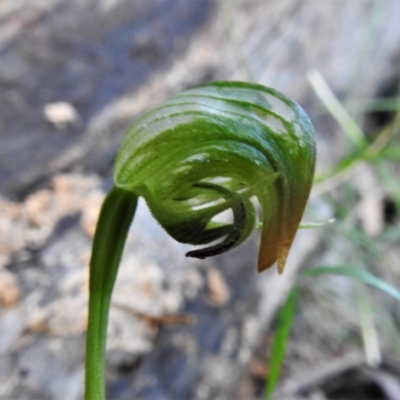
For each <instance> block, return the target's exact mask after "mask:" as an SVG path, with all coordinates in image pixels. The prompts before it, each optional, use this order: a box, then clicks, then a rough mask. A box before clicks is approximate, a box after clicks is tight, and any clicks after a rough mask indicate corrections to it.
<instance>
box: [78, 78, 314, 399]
mask: <svg viewBox="0 0 400 400" xmlns="http://www.w3.org/2000/svg"><path fill="white" fill-rule="evenodd" d="M314 164H315V141H314V135H313V129H312V125H311V123H310V121H309V119H308V117H307V115H306V114H305V113H304V111H303V110H302V109H301V107H300V106H299V105H297V104H296V103H294V102H293V101H291V100H289V99H287V98H286V97H285V96H283V95H282V94H280V93H278V92H276V91H275V90H273V89H270V88H267V87H264V86H261V85H257V84H249V83H243V82H214V83H209V84H206V85H203V86H200V87H197V88H194V89H190V90H187V91H185V92H184V93H182V94H180V95H177V96H175V97H173V98H172V99H170V100H168V101H167V102H165V103H164V104H162V105H161V106H159V107H158V108H155V109H153V110H152V111H150V112H149V113H147V114H145V115H144V116H142V117H141V118H140V119H138V120H137V122H136V123H135V124H134V125H132V127H131V128H130V129H129V130H128V132H127V134H126V137H125V140H124V141H123V143H122V146H121V148H120V151H119V153H118V156H117V159H116V163H115V170H114V180H115V187H114V188H113V189H112V190H111V192H110V194H109V195H108V196H107V198H106V200H105V202H104V204H103V207H102V211H101V214H100V218H99V222H98V227H97V230H96V235H95V239H94V244H93V252H92V260H91V271H90V274H91V277H90V303H89V332H88V343H87V380H86V396H87V397H88V398H91V399H93V398H95V399H97V398H99V399H100V398H104V388H100V389H99V387H98V386H99V385H98V382H99V379H100V382H103V375H102V374H103V372H102V364H101V365H100V371H99V366H98V365H97V366H96V364H99V361H101V360H102V357H103V355H104V354H103V353H104V338H103V339H102V340H99V341H98V340H93V339H91V338H90V334H93V335H98V336H99V335H100V333H99V332H100V331H102V330H103V331H104V329H105V326H106V321H107V312H108V307H109V297H110V296H111V291H112V287H113V284H114V280H115V275H116V271H117V268H118V264H119V260H120V256H121V252H122V248H123V245H124V242H125V238H126V234H127V231H128V228H129V225H130V222H131V220H132V218H133V216H134V213H135V209H136V204H137V199H138V197H139V196H142V197H143V198H144V199H145V200H146V202H147V204H148V206H149V208H150V210H151V212H152V214H153V216H154V217H155V219H156V220H157V221H158V222H159V223H160V225H161V226H162V227H163V228H164V229H165V230H166V231H167V232H168V233H169V234H170V235H171V236H172V237H173V238H174V239H176V240H177V241H179V242H182V243H190V244H193V245H203V247H202V248H201V249H197V250H193V251H189V252H188V253H187V254H186V255H187V256H188V257H196V258H206V257H210V256H213V255H216V254H221V253H223V252H226V251H228V250H230V249H231V248H233V247H236V246H238V245H239V244H240V243H242V242H243V241H244V240H245V239H246V238H248V237H249V235H250V234H251V233H252V231H253V230H254V228H255V226H256V224H257V219H258V218H260V219H261V222H262V233H261V242H260V249H259V255H258V270H259V271H260V272H261V271H264V270H265V269H266V268H269V267H270V266H271V265H273V264H274V263H275V262H277V264H278V271H279V272H280V273H281V272H282V271H283V269H284V265H285V261H286V258H287V255H288V251H289V249H290V246H291V244H292V242H293V239H294V236H295V234H296V231H297V229H298V226H299V223H300V220H301V217H302V214H303V212H304V208H305V205H306V202H307V199H308V196H309V193H310V189H311V183H312V178H313V174H314ZM254 200H256V202H255V201H254ZM257 202H258V204H259V206H260V209H261V215H259V212H258V210H257V206H256V205H255V203H257ZM229 209H230V210H232V214H233V221H232V222H231V223H222V222H217V221H216V220H215V217H216V216H217V215H218V214H220V213H222V212H223V211H226V210H229ZM218 240H219V241H218ZM215 241H218V242H217V243H216V244H215ZM204 245H206V246H205V247H204ZM207 245H208V246H207ZM92 325H93V326H92ZM96 326H97V328H96ZM104 335H105V332H103V336H104ZM100 342H101V343H100ZM100 356H101V358H99V357H100ZM88 370H89V371H88ZM94 379H96V380H97V384H96V385H97V387H96V385H93V384H92V383H91V382H92V381H93V380H94ZM100 386H101V385H100ZM96 396H97V397H96ZM102 396H103V397H102Z"/></svg>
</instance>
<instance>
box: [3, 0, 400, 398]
mask: <svg viewBox="0 0 400 400" xmlns="http://www.w3.org/2000/svg"><path fill="white" fill-rule="evenodd" d="M399 17H400V3H398V1H397V0H387V1H385V2H379V1H376V2H374V1H372V0H371V1H370V0H363V1H358V2H346V1H344V0H343V1H342V0H340V1H335V2H328V3H321V2H317V1H316V0H315V1H314V0H303V1H298V2H292V1H290V0H282V1H280V2H265V1H255V0H242V1H239V0H237V1H233V2H229V3H228V2H223V1H216V0H215V1H207V0H202V1H190V2H189V1H186V0H161V1H158V0H148V1H142V0H135V1H133V2H132V1H127V0H101V1H99V0H97V1H91V0H86V1H82V0H79V1H78V0H76V1H75V0H73V1H69V2H68V3H66V2H61V1H59V0H52V1H48V0H46V1H44V0H43V1H41V0H36V1H35V2H30V1H27V0H26V1H20V2H15V1H12V0H2V1H1V2H0V19H1V21H2V23H1V24H0V87H1V90H0V105H1V107H0V195H1V197H0V305H1V309H0V354H1V363H0V382H1V384H0V398H1V399H3V398H4V399H66V398H68V399H79V398H82V393H83V392H82V391H83V368H84V365H83V353H84V336H85V330H86V308H87V281H88V270H87V266H88V260H89V256H90V246H91V241H92V238H93V233H94V228H95V223H96V219H97V215H98V210H99V207H100V204H101V202H102V200H103V198H104V195H105V193H106V192H107V190H109V188H110V187H111V185H112V181H111V170H112V162H113V159H114V157H115V154H116V151H117V149H118V146H119V143H120V142H121V139H122V137H123V134H124V131H125V130H126V128H127V127H128V126H129V124H130V123H132V121H133V120H134V118H135V117H136V116H137V115H138V114H139V113H141V112H143V111H145V110H146V109H149V108H150V107H152V106H154V105H156V104H158V103H160V102H162V101H163V100H164V99H166V98H167V97H169V96H171V95H173V94H175V93H177V92H179V91H181V90H183V89H185V88H187V87H191V86H194V85H197V84H199V83H202V82H204V81H208V80H216V79H242V80H254V81H257V82H260V83H263V84H266V85H270V86H273V87H275V88H276V89H278V90H281V91H283V92H284V93H286V94H287V95H288V96H290V97H292V98H293V99H295V100H296V101H298V102H300V103H301V104H302V105H303V106H304V107H305V108H306V110H307V111H308V112H309V113H310V115H311V117H312V120H313V122H314V124H315V127H316V133H317V140H318V154H319V155H318V172H321V171H323V170H326V169H327V168H330V167H331V166H332V165H334V164H335V163H336V162H337V160H339V159H340V158H341V157H342V156H343V154H344V152H345V150H346V140H347V139H346V136H345V135H344V134H343V132H342V131H341V130H340V129H339V128H338V126H337V124H336V123H335V122H334V121H333V119H332V118H331V117H330V116H329V115H328V114H327V113H326V112H324V111H323V107H322V106H321V103H320V100H319V99H318V98H317V96H316V95H315V92H314V91H313V90H312V88H311V86H310V84H309V81H308V80H307V73H308V72H309V71H310V70H312V69H317V70H318V71H320V73H321V74H322V76H324V77H325V79H326V81H327V82H328V84H329V85H330V87H331V88H332V90H333V91H334V92H335V93H336V94H337V96H339V98H341V99H345V98H351V99H353V100H354V99H358V100H365V99H371V98H374V97H376V96H382V95H386V96H393V95H394V94H395V93H396V90H397V81H398V71H399V56H400V53H399V50H398V43H399V40H400V29H399V27H398V20H399ZM381 117H382V115H380V117H379V116H378V117H377V116H376V115H375V116H374V115H370V116H369V117H368V118H369V120H368V125H366V127H369V128H370V130H371V131H372V130H373V129H376V128H377V127H378V126H379V125H380V124H381V122H382V121H381V120H380V118H381ZM394 176H395V175H394ZM348 179H349V180H348V182H350V183H349V186H348V189H346V190H344V191H343V190H337V189H335V188H336V186H337V183H336V182H329V181H328V184H329V185H325V186H323V185H320V186H316V188H315V190H314V192H313V195H312V199H311V201H310V207H309V210H308V211H307V215H308V217H309V218H312V219H317V220H327V219H329V218H330V217H332V216H334V217H336V218H339V221H341V222H342V221H343V226H344V228H343V231H342V232H341V233H340V231H339V229H340V226H342V225H341V224H339V225H337V226H338V228H332V227H329V226H328V227H326V228H324V229H323V230H304V231H301V232H300V233H299V235H298V238H297V240H296V243H295V246H294V248H293V251H292V254H291V257H290V259H289V263H288V268H287V271H285V274H284V275H283V276H282V277H278V275H277V273H276V272H275V271H272V270H271V271H268V272H266V273H264V274H262V275H259V276H257V275H256V274H255V257H256V252H257V237H254V238H253V239H252V240H250V241H249V242H248V243H246V244H244V245H243V246H242V247H241V248H239V249H237V250H235V251H233V252H232V253H229V254H227V255H224V256H220V257H216V258H214V259H212V260H210V261H207V262H201V261H191V260H188V259H187V258H185V257H184V253H185V252H186V251H187V247H186V246H183V245H180V244H178V243H175V242H173V241H172V239H170V238H169V237H168V236H167V235H166V234H165V233H164V232H162V231H161V229H160V228H159V227H158V226H157V224H156V223H155V222H154V220H153V219H152V217H151V215H150V213H149V212H148V210H147V208H146V207H145V205H144V204H143V203H141V204H140V206H139V209H138V212H137V215H136V217H135V220H134V224H133V227H132V230H131V232H130V235H129V239H128V243H127V246H126V251H125V254H124V258H123V263H122V265H121V270H120V273H119V276H118V281H117V284H116V288H115V292H114V293H115V294H114V297H113V300H112V308H111V314H110V323H109V337H108V347H107V376H108V396H109V398H113V399H114V398H115V399H133V398H135V399H182V400H183V399H234V398H235V399H236V398H238V399H239V398H240V399H253V398H254V399H256V398H261V395H262V390H263V387H264V385H265V379H266V377H268V368H267V367H266V366H267V363H268V358H269V349H270V345H271V339H272V333H273V328H274V326H275V325H274V319H275V316H276V313H277V310H278V309H279V306H280V305H281V303H282V302H283V301H284V300H285V298H286V295H287V293H288V291H289V290H290V288H291V287H292V285H293V284H294V283H295V282H299V283H300V288H301V291H300V293H301V296H300V298H299V299H300V300H299V312H298V314H296V319H295V324H294V328H293V335H292V336H293V337H292V339H293V340H292V341H291V342H290V344H289V348H288V356H287V361H286V363H285V366H284V371H283V378H282V382H281V385H280V386H279V388H278V389H279V392H278V393H277V395H276V396H277V397H276V398H277V399H279V400H281V399H283V398H288V399H289V398H290V399H294V398H297V399H300V398H303V399H321V400H323V399H360V398H365V399H381V398H382V399H389V400H393V399H398V398H399V397H396V396H400V395H399V393H400V391H399V378H398V377H399V376H400V372H399V371H400V367H399V362H398V359H399V358H398V357H396V354H397V353H396V350H395V349H398V348H400V347H398V346H397V342H396V339H395V338H393V335H392V336H390V332H397V331H396V330H395V329H394V328H393V329H394V330H393V331H390V329H389V328H388V329H383V333H381V334H382V336H381V350H382V351H381V356H382V360H381V362H380V363H378V364H379V365H380V367H379V368H375V369H374V368H371V366H370V365H371V363H370V361H371V360H368V354H367V360H366V355H365V353H364V351H363V346H362V340H361V339H360V335H359V323H358V317H357V313H358V311H357V310H358V309H357V307H354V304H353V303H352V300H349V299H352V298H353V297H354V296H353V292H352V289H351V285H349V283H348V281H346V280H344V279H343V278H340V277H334V278H327V279H320V278H315V280H314V281H309V280H304V279H302V280H299V279H298V275H299V271H300V270H301V269H304V268H305V267H308V266H315V265H321V264H323V265H326V264H330V265H332V264H335V263H338V262H340V260H341V259H340V257H339V256H338V253H341V254H340V256H345V255H346V254H348V255H349V257H348V259H349V260H353V259H352V258H351V257H352V256H353V255H354V248H353V247H351V246H350V245H349V243H350V242H351V240H352V239H351V240H350V239H349V238H350V236H346V233H348V231H349V228H348V226H352V227H353V226H359V225H360V226H361V227H363V232H364V233H366V235H367V237H371V238H373V239H371V242H368V243H367V244H365V243H364V250H360V252H359V253H356V257H355V258H357V259H359V260H361V261H362V260H364V259H365V260H367V259H368V260H369V258H368V257H370V255H369V253H368V254H367V252H366V251H365V248H366V247H367V248H368V247H369V248H372V247H373V245H372V244H371V243H374V242H375V244H376V245H377V246H379V248H378V250H379V252H380V253H379V254H378V255H379V257H378V256H377V257H376V258H373V268H375V271H379V272H381V273H382V274H383V275H384V277H385V279H386V280H387V281H388V282H391V283H392V284H393V285H395V286H396V285H397V284H398V283H399V282H398V280H399V279H398V271H397V267H396V266H397V264H398V261H399V254H398V252H397V250H396V249H397V246H396V244H397V243H398V238H397V239H396V236H395V234H396V232H397V231H396V229H397V225H396V223H397V224H398V221H397V220H396V218H397V217H396V211H394V212H392V220H391V222H390V221H389V220H388V218H387V216H386V214H387V213H386V211H387V209H386V208H385V207H386V206H385V205H386V204H389V203H390V202H389V203H388V200H387V199H389V200H390V195H391V193H390V191H389V192H388V191H387V187H386V186H385V185H383V184H382V182H381V181H380V178H379V176H377V175H376V171H375V170H374V169H371V167H370V166H369V165H359V166H358V169H357V170H354V172H353V174H350V176H349V177H348ZM365 182H367V183H368V182H369V184H366V185H365V184H364V185H363V184H362V183H365ZM345 187H346V188H347V186H345ZM371 187H372V188H373V189H374V190H371ZM325 192H328V194H329V196H328V198H327V197H324V195H323V194H324V193H325ZM388 196H389V197H388ZM332 199H333V200H335V201H334V202H333V201H331V200H332ZM337 201H338V202H339V203H341V204H342V205H343V204H344V206H343V207H342V208H344V209H346V208H347V211H348V212H346V211H343V210H341V209H339V208H337V207H336V205H335V204H337ZM392 203H393V202H392ZM335 207H336V208H335ZM385 210H386V211H385ZM388 221H389V222H390V223H389V222H388ZM346 223H348V224H349V225H345V224H346ZM377 224H378V226H377ZM388 231H390V232H392V231H393V232H394V233H391V234H392V237H394V239H390V240H392V241H388V239H385V241H383V239H382V237H383V236H382V235H383V234H387V232H388ZM338 232H339V233H340V234H339V236H338ZM390 232H389V233H390ZM387 235H388V234H387ZM332 248H339V251H336V253H335V252H334V251H333V252H332V251H331V249H332ZM327 249H328V250H329V251H328V250H327ZM378 250H377V251H378ZM363 251H364V253H363ZM387 257H388V258H387ZM387 265H390V266H391V268H387ZM398 287H399V286H398ZM373 301H374V304H376V305H377V310H380V309H390V310H391V312H392V314H393V315H394V317H393V318H392V319H391V320H390V321H392V322H393V324H396V323H398V322H396V321H398V315H399V313H398V308H397V307H396V304H395V303H393V302H391V301H390V300H388V299H387V297H386V296H383V295H380V294H376V293H374V294H373ZM379 307H381V308H379ZM378 313H379V311H378ZM396 315H397V317H396ZM396 318H397V319H396ZM321 321H323V323H321ZM385 321H386V322H385V323H387V324H389V322H387V320H385ZM380 328H381V327H380Z"/></svg>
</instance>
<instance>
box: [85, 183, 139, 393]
mask: <svg viewBox="0 0 400 400" xmlns="http://www.w3.org/2000/svg"><path fill="white" fill-rule="evenodd" d="M137 200H138V198H137V196H136V195H134V194H133V193H130V192H127V191H125V190H122V189H119V188H116V187H114V188H113V189H112V190H111V192H110V193H109V194H108V195H107V197H106V199H105V201H104V203H103V206H102V208H101V212H100V217H99V221H98V224H97V228H96V234H95V236H94V241H93V249H92V258H91V260H90V281H89V316H88V328H87V337H86V377H85V398H86V399H87V400H103V399H105V381H104V351H105V345H106V335H107V319H108V310H109V308H110V300H111V294H112V290H113V287H114V282H115V278H116V276H117V271H118V266H119V262H120V260H121V255H122V251H123V248H124V244H125V240H126V236H127V233H128V230H129V226H130V224H131V222H132V219H133V216H134V214H135V210H136V206H137Z"/></svg>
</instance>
